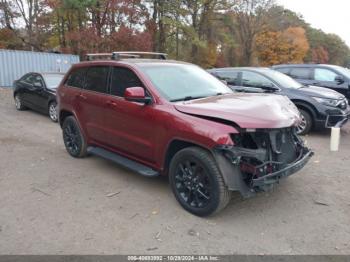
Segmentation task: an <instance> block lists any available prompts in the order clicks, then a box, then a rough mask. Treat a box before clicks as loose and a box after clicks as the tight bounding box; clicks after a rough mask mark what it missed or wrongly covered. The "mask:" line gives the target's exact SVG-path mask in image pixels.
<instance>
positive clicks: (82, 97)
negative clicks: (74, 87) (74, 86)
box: [75, 94, 87, 100]
mask: <svg viewBox="0 0 350 262" xmlns="http://www.w3.org/2000/svg"><path fill="white" fill-rule="evenodd" d="M75 97H76V98H81V99H84V100H86V99H87V97H86V96H84V95H83V94H76V95H75Z"/></svg>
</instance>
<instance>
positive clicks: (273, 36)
mask: <svg viewBox="0 0 350 262" xmlns="http://www.w3.org/2000/svg"><path fill="white" fill-rule="evenodd" d="M309 48H310V46H309V42H308V40H307V38H306V36H305V29H304V28H302V27H289V28H287V29H286V30H284V31H282V32H272V31H265V32H263V33H261V34H259V35H258V36H257V38H256V53H257V57H258V59H259V64H260V65H261V66H271V65H275V64H283V63H302V62H303V60H304V58H305V56H306V55H307V52H308V50H309Z"/></svg>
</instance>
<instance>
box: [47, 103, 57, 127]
mask: <svg viewBox="0 0 350 262" xmlns="http://www.w3.org/2000/svg"><path fill="white" fill-rule="evenodd" d="M48 110H49V117H50V119H51V120H52V122H55V123H57V121H58V117H57V103H56V102H55V101H52V102H50V104H49V109H48Z"/></svg>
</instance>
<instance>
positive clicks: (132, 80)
mask: <svg viewBox="0 0 350 262" xmlns="http://www.w3.org/2000/svg"><path fill="white" fill-rule="evenodd" d="M137 86H139V87H143V84H142V82H141V81H140V79H139V78H138V77H137V76H136V74H135V73H134V72H132V71H131V70H130V69H127V68H123V67H114V68H113V73H112V83H111V94H112V95H115V96H120V97H124V92H125V89H126V88H128V87H137Z"/></svg>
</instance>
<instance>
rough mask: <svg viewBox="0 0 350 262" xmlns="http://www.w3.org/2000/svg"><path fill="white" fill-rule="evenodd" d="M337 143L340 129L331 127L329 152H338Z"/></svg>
mask: <svg viewBox="0 0 350 262" xmlns="http://www.w3.org/2000/svg"><path fill="white" fill-rule="evenodd" d="M339 142H340V128H339V127H332V132H331V151H338V150H339Z"/></svg>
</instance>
